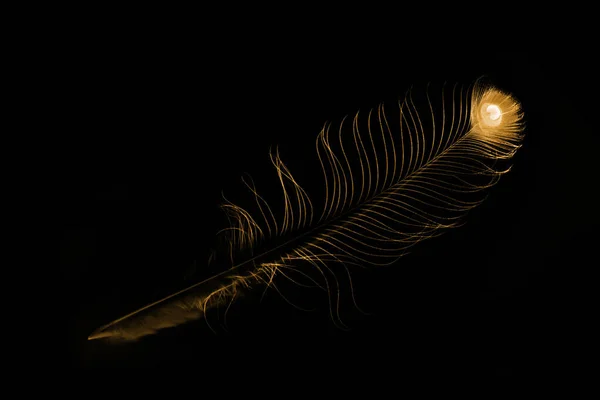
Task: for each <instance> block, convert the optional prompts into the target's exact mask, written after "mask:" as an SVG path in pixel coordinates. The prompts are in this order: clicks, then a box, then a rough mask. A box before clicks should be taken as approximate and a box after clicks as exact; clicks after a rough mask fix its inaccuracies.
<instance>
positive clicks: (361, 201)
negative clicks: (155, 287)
mask: <svg viewBox="0 0 600 400" xmlns="http://www.w3.org/2000/svg"><path fill="white" fill-rule="evenodd" d="M523 130H524V124H523V113H522V111H521V107H520V104H519V102H518V101H517V100H516V99H515V98H514V97H513V96H511V95H510V94H507V93H505V92H503V91H501V90H499V89H497V88H495V87H493V86H491V85H487V84H485V83H483V82H482V81H481V80H478V81H476V82H475V83H474V84H473V85H470V86H468V87H461V86H459V85H454V86H451V87H450V86H447V85H444V87H443V88H442V89H441V90H439V91H437V92H436V93H432V92H431V90H429V88H427V90H425V91H422V92H417V91H414V90H411V91H409V92H408V93H407V94H406V96H405V97H404V99H403V100H402V101H398V102H397V104H392V105H384V104H381V105H379V106H378V107H376V108H374V109H372V110H369V111H368V112H366V113H361V112H357V113H356V114H355V115H354V116H353V117H348V116H346V117H344V118H343V119H342V120H341V121H340V122H339V123H337V124H332V123H327V124H325V126H324V127H323V129H322V130H321V131H320V132H319V134H318V135H317V138H316V155H317V157H318V161H319V164H320V167H321V170H322V171H323V191H324V199H323V202H322V205H321V207H320V212H315V205H314V204H313V200H311V198H310V196H309V195H308V193H307V192H306V191H305V190H304V189H303V188H302V186H300V184H299V183H298V182H297V181H296V180H295V179H294V177H293V175H292V173H291V172H290V170H289V169H288V168H287V166H286V165H285V164H284V163H283V161H282V159H281V157H280V154H279V151H278V150H277V149H276V150H274V151H271V152H270V154H269V156H270V159H271V162H272V164H273V166H274V168H275V172H276V176H277V179H278V181H279V183H280V187H281V190H282V196H281V200H282V203H283V204H282V207H281V209H282V211H281V212H278V211H277V210H276V209H275V208H274V207H272V206H271V205H270V203H269V202H268V201H267V200H266V199H265V198H264V197H263V196H261V195H260V194H259V191H258V189H257V188H256V187H255V184H254V182H253V180H252V179H251V178H250V177H248V176H245V177H243V178H242V182H243V183H244V185H245V186H246V187H247V188H248V191H249V193H250V195H251V197H252V201H251V202H250V203H249V204H248V206H247V207H246V208H242V207H240V206H238V205H236V204H234V203H232V202H230V201H228V200H227V199H225V198H224V203H223V205H222V209H223V211H224V212H225V213H226V215H227V217H228V218H229V221H230V226H229V227H228V228H227V229H224V230H223V231H221V232H219V235H221V236H223V237H225V238H226V241H225V243H227V244H226V247H227V249H226V253H227V258H228V264H229V267H228V268H226V269H225V270H224V271H223V272H222V273H220V274H218V275H215V276H213V277H211V278H210V279H207V280H205V281H202V282H199V283H196V284H194V285H192V286H190V287H188V288H186V289H183V290H181V291H179V292H176V293H173V294H171V295H169V296H167V297H165V298H163V299H161V300H159V301H156V302H154V303H152V304H149V305H147V306H145V307H143V308H141V309H139V310H137V311H134V312H133V313H130V314H128V315H126V316H124V317H122V318H119V319H117V320H115V321H113V322H111V323H109V324H107V325H105V326H103V327H101V328H99V329H97V330H96V331H95V332H94V333H92V334H91V335H90V336H89V338H88V339H90V340H91V339H98V338H111V339H123V340H136V339H138V338H140V337H143V336H146V335H150V334H154V333H156V332H158V331H159V330H161V329H164V328H169V327H174V326H177V325H180V324H182V323H185V322H187V321H190V320H194V319H197V318H200V317H202V316H205V315H206V313H207V311H208V310H209V309H212V308H215V307H219V306H225V305H228V304H231V302H232V301H233V300H235V299H236V298H237V297H238V296H239V295H240V294H241V293H243V292H244V291H246V290H250V289H251V288H255V287H261V286H262V287H266V288H269V287H270V288H274V289H276V290H278V287H277V283H276V282H277V281H278V280H279V279H287V280H289V281H292V282H296V283H299V284H303V282H305V283H310V284H314V285H317V286H320V287H323V288H324V289H325V290H326V291H327V292H328V293H329V300H330V310H331V312H330V313H331V317H332V320H333V321H334V322H335V323H336V324H338V325H339V326H343V323H342V322H341V320H340V319H339V314H338V311H337V307H338V305H339V298H338V296H339V285H340V284H339V281H338V279H337V278H336V277H337V276H339V275H340V274H343V275H344V276H346V277H347V278H348V282H349V283H350V285H351V280H350V272H349V269H350V268H352V266H354V265H358V266H377V265H390V264H392V263H394V262H396V261H397V260H398V258H400V257H401V256H402V255H404V254H406V253H407V252H408V251H409V249H410V248H411V247H412V246H414V245H415V244H417V243H419V242H420V241H422V240H425V239H427V238H431V237H434V236H437V235H439V234H441V233H442V232H443V231H444V230H446V229H447V228H452V227H456V226H458V225H460V224H461V223H462V222H463V220H464V217H465V215H466V214H467V212H468V211H469V210H471V209H472V208H473V207H476V206H477V205H478V204H480V203H481V202H482V201H483V200H484V196H485V194H486V189H488V188H490V187H491V186H493V185H494V184H496V182H498V180H499V178H500V176H501V175H502V174H504V173H506V172H508V171H509V169H510V165H509V161H510V159H511V158H512V157H513V156H514V155H515V153H516V151H517V150H518V149H519V147H520V146H521V143H522V138H523ZM250 209H251V210H252V211H249V210H250ZM282 295H283V293H282Z"/></svg>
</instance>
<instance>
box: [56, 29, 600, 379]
mask: <svg viewBox="0 0 600 400" xmlns="http://www.w3.org/2000/svg"><path fill="white" fill-rule="evenodd" d="M63 57H64V59H65V60H66V59H68V60H69V62H64V64H60V65H61V67H60V68H61V70H62V71H61V72H62V74H63V75H64V76H65V79H66V82H67V84H66V85H65V86H64V90H63V93H64V96H65V97H64V99H65V100H64V107H61V108H62V114H59V115H58V117H59V120H62V121H63V125H62V126H61V129H60V131H61V135H60V137H61V141H60V142H61V144H62V147H63V150H62V152H61V157H60V159H59V160H57V162H58V163H59V164H60V165H61V171H62V176H61V180H60V183H59V184H58V185H57V187H56V190H57V193H58V194H59V195H60V197H61V199H62V207H61V212H60V218H61V220H62V230H61V232H59V234H60V246H61V248H60V260H61V271H62V277H63V284H64V291H63V296H64V299H65V306H64V309H65V310H66V311H67V315H68V322H67V325H66V327H65V329H66V331H67V337H68V354H69V356H68V358H69V360H70V362H71V363H72V365H75V366H169V367H173V366H184V365H194V366H196V367H197V368H204V367H203V365H212V366H214V365H228V364H229V362H230V361H227V360H229V359H230V357H232V355H235V354H240V353H239V352H240V351H241V352H243V354H247V355H248V357H256V358H254V359H261V360H263V361H265V360H272V362H273V363H274V364H272V365H280V366H282V367H285V366H286V365H292V364H294V365H296V364H297V363H301V362H306V361H307V360H313V362H314V360H319V359H324V360H327V361H326V362H327V363H331V366H332V367H334V366H335V367H341V366H346V367H348V368H351V369H353V370H358V371H360V370H361V369H365V368H367V367H366V366H370V367H369V368H378V367H377V365H380V363H383V362H385V363H387V362H388V361H389V360H392V361H394V362H395V363H396V367H397V368H403V367H407V366H408V367H410V368H411V369H413V370H414V369H423V371H427V372H430V371H431V370H442V371H466V372H474V371H478V372H483V373H484V374H489V375H497V374H500V375H510V374H517V373H529V372H531V371H535V370H539V369H540V368H547V369H555V368H556V369H560V368H564V365H565V364H564V360H569V359H571V357H572V356H573V354H576V353H579V352H580V351H584V348H585V346H586V345H585V343H587V342H586V340H585V339H586V337H588V336H587V335H588V333H587V332H588V329H589V328H590V322H589V321H590V319H591V317H592V315H591V303H592V283H591V281H590V276H591V269H592V268H593V267H594V264H595V262H594V258H593V255H594V254H595V251H594V246H595V244H596V243H597V240H598V238H599V236H598V235H599V234H598V212H597V202H598V195H597V194H596V192H595V191H594V186H595V184H596V181H597V171H598V168H597V161H596V159H595V154H596V151H597V148H598V147H597V146H598V137H597V135H595V134H594V133H595V132H593V131H594V129H593V126H594V125H595V121H594V114H595V111H594V110H595V106H594V103H593V102H592V101H590V100H591V96H592V94H589V93H590V92H593V91H592V90H590V85H591V81H592V78H591V75H589V74H590V73H591V72H592V71H591V67H589V66H588V64H587V62H588V61H587V60H585V59H583V58H581V57H580V56H579V55H578V54H577V53H576V52H571V53H565V54H553V55H541V54H537V53H535V52H527V51H524V52H521V53H495V54H489V53H486V52H482V54H476V53H472V52H465V53H461V54H456V53H454V52H449V51H434V50H431V51H430V52H428V53H416V52H410V51H407V52H402V51H398V52H397V53H394V52H387V53H382V52H379V51H375V50H372V49H371V48H370V47H368V46H364V47H362V46H359V45H356V46H348V47H346V46H321V47H319V48H318V49H317V48H316V47H314V46H313V45H312V44H311V45H308V44H306V45H304V44H303V43H302V41H297V42H296V41H295V42H294V43H287V42H285V41H278V40H272V41H269V40H265V39H264V38H260V39H259V38H247V39H246V40H240V41H236V42H231V43H226V44H224V45H219V46H217V45H215V44H206V43H201V42H199V43H192V41H190V40H188V41H177V40H171V41H168V40H167V41H159V40H147V41H144V40H141V39H139V40H133V39H132V40H125V39H119V40H107V39H106V38H104V37H93V38H89V39H88V38H86V39H85V40H83V42H82V43H81V44H80V45H79V46H75V47H73V48H69V49H68V50H67V54H66V55H57V59H58V60H59V61H60V60H63ZM482 75H485V76H487V78H488V79H489V80H490V81H491V82H492V83H494V84H496V85H497V86H498V87H500V88H501V89H503V90H506V91H507V92H510V93H512V94H513V95H514V96H515V97H516V98H518V99H519V100H520V101H521V102H522V105H523V110H524V112H525V116H526V117H525V120H526V124H527V130H526V133H527V136H526V139H525V141H524V146H523V148H522V149H521V150H520V151H519V152H518V154H517V156H516V158H515V160H514V161H515V162H514V168H513V170H512V171H511V172H510V173H509V174H507V175H506V176H505V177H503V179H502V180H501V181H500V183H499V184H498V185H497V186H496V187H494V188H493V190H492V191H491V192H490V197H489V199H488V201H486V202H485V203H484V204H483V205H482V206H480V207H479V208H478V209H476V210H474V211H473V212H472V213H470V214H469V216H468V218H467V224H466V225H465V226H464V227H461V228H458V229H455V230H453V231H449V232H447V233H446V234H445V235H444V236H442V237H440V238H437V239H434V240H431V241H430V242H426V243H425V242H424V243H422V244H421V245H420V246H417V247H416V248H415V250H414V252H413V253H411V254H410V255H408V256H406V257H404V258H403V259H401V260H400V261H399V262H398V263H397V265H395V266H394V267H393V268H387V269H384V270H374V271H370V272H362V273H361V274H360V281H359V282H358V283H357V287H356V291H357V295H358V298H357V300H358V303H359V305H360V306H361V308H363V309H364V310H365V311H367V312H368V313H369V315H363V314H361V313H360V312H358V311H357V310H355V309H352V307H348V308H347V309H346V310H345V311H344V312H343V316H344V317H345V318H346V322H347V323H348V325H349V326H350V328H351V329H350V330H349V331H343V330H340V329H338V328H335V327H334V326H333V325H332V323H331V321H330V319H329V314H328V305H327V302H326V299H325V298H319V297H318V296H317V299H316V300H311V299H309V300H306V301H307V302H308V303H309V304H310V305H314V306H316V310H315V311H313V312H304V311H299V310H296V309H295V308H293V307H292V306H290V305H289V304H287V303H286V302H285V301H284V300H282V299H281V298H280V297H279V296H278V295H277V294H276V293H275V292H269V294H268V295H267V296H266V297H265V298H264V299H263V300H262V302H260V303H258V301H257V300H256V299H255V298H252V297H251V298H249V299H248V300H247V301H241V302H240V303H241V304H237V305H236V308H234V310H233V312H232V313H230V314H229V315H228V317H227V322H228V326H229V328H228V329H227V330H225V329H223V328H222V327H219V328H218V329H217V333H216V334H215V333H213V332H212V331H211V330H209V329H208V328H207V326H206V324H205V323H204V322H202V321H201V322H197V323H191V324H189V325H187V326H183V327H180V328H177V329H173V330H169V331H165V332H164V333H161V334H159V335H157V336H154V337H149V338H147V339H144V340H142V341H140V342H137V343H133V344H129V345H117V346H114V345H108V344H106V343H104V342H101V341H92V342H88V341H87V340H86V338H87V335H89V334H90V333H91V331H93V330H94V329H96V328H97V327H98V326H100V325H103V324H105V323H107V322H108V321H110V320H112V319H115V318H117V317H119V316H121V315H122V314H124V313H126V312H128V311H131V310H132V309H134V308H136V307H138V306H140V305H143V304H144V303H145V302H148V301H151V300H152V299H155V298H157V297H158V296H160V295H163V294H167V293H169V291H170V290H174V289H178V288H182V287H185V286H186V285H188V284H191V283H193V282H195V281H197V280H199V279H202V278H203V277H205V276H207V275H208V274H209V273H210V272H211V270H210V268H209V267H206V266H205V265H206V260H207V258H208V256H209V254H210V249H211V248H212V247H213V245H214V243H213V239H214V234H215V233H216V232H217V230H219V229H221V228H222V227H223V223H224V219H223V218H222V216H221V214H220V211H219V209H218V204H219V202H220V196H221V190H225V193H235V191H236V190H239V187H240V181H239V177H240V175H241V174H242V173H243V172H248V173H250V174H252V175H253V176H261V177H262V176H263V173H265V172H266V174H267V178H266V180H267V182H273V183H272V184H270V183H267V186H264V185H263V186H262V187H261V189H262V190H265V191H267V192H269V190H271V191H272V190H273V189H272V188H275V187H276V186H275V183H276V181H275V175H273V176H272V177H270V176H269V173H270V172H269V171H268V169H269V166H268V158H267V151H268V149H269V146H271V145H274V144H279V145H280V148H281V151H282V157H283V159H284V160H290V168H291V169H292V172H297V174H299V176H300V177H303V173H304V172H303V171H304V169H303V167H302V165H303V162H314V161H315V160H314V156H313V154H309V153H306V155H304V154H302V152H304V151H305V149H312V145H313V141H314V137H315V135H316V134H317V133H318V131H319V130H320V128H321V126H322V125H323V123H324V122H326V121H328V120H332V119H335V118H340V117H342V116H343V115H345V114H347V113H353V112H355V111H356V110H358V109H366V108H369V107H373V106H376V105H377V104H378V103H379V102H380V101H384V100H394V99H396V98H398V97H399V96H402V95H403V93H404V92H405V91H406V90H407V89H408V88H409V87H410V85H412V84H416V85H419V84H424V83H426V82H428V81H432V82H444V81H448V82H459V83H464V84H469V83H471V82H473V80H474V79H476V78H478V77H480V76H482ZM296 143H300V145H296ZM303 146H305V147H303ZM294 166H295V167H296V168H294ZM271 178H273V180H272V181H269V179H271ZM303 178H304V179H306V177H303ZM299 180H300V179H299ZM313 294H314V293H310V294H308V295H309V296H310V295H313ZM291 296H292V297H293V296H297V298H300V297H302V296H304V295H303V294H302V292H299V293H294V294H291ZM220 323H221V322H220V321H219V320H217V321H216V326H220V325H219V324H220ZM582 347H583V348H582ZM244 352H245V353H244ZM327 354H335V356H333V355H332V356H331V357H327ZM199 360H200V362H199ZM265 362H267V361H265ZM220 363H222V364H220ZM381 365H383V364H381ZM206 368H208V367H206ZM211 368H212V367H211ZM381 368H383V367H381Z"/></svg>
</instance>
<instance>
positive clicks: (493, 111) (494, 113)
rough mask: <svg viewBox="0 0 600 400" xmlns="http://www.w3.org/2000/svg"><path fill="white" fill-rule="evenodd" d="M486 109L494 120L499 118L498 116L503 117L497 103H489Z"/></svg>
mask: <svg viewBox="0 0 600 400" xmlns="http://www.w3.org/2000/svg"><path fill="white" fill-rule="evenodd" d="M485 111H487V112H488V114H490V119H492V120H494V121H495V120H497V119H498V118H501V117H502V111H501V110H500V107H498V106H497V105H495V104H491V105H489V106H488V107H487V108H486V109H485Z"/></svg>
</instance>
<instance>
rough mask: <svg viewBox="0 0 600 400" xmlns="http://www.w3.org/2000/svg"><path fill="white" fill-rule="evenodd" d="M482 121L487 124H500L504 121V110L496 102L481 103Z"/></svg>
mask: <svg viewBox="0 0 600 400" xmlns="http://www.w3.org/2000/svg"><path fill="white" fill-rule="evenodd" d="M480 113H481V121H482V122H483V123H484V124H485V125H487V126H499V125H500V124H501V123H502V110H501V109H500V107H498V106H497V105H496V104H490V103H483V104H482V105H481V111H480Z"/></svg>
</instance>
